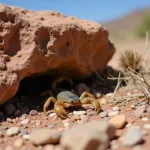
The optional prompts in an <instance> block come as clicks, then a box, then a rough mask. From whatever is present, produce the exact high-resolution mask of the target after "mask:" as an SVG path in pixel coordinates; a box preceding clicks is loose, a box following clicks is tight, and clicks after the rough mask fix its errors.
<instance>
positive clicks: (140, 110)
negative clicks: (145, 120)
mask: <svg viewBox="0 0 150 150" xmlns="http://www.w3.org/2000/svg"><path fill="white" fill-rule="evenodd" d="M146 107H147V106H146V105H142V106H139V107H138V108H137V109H136V110H135V111H134V115H135V116H136V117H137V118H140V117H141V116H142V114H143V113H144V112H145V110H146Z"/></svg>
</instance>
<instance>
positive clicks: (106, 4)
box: [0, 0, 150, 60]
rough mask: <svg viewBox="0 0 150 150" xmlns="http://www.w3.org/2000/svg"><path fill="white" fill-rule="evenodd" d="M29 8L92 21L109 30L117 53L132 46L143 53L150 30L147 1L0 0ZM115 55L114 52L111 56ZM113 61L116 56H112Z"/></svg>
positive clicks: (148, 0)
mask: <svg viewBox="0 0 150 150" xmlns="http://www.w3.org/2000/svg"><path fill="white" fill-rule="evenodd" d="M0 2H1V3H3V4H6V5H14V6H18V7H22V8H26V9H30V10H36V11H37V10H55V11H58V12H60V13H63V14H65V15H68V16H76V17H78V18H80V19H84V20H92V21H96V22H98V23H100V24H102V25H103V26H104V27H106V28H107V29H108V31H109V38H110V40H111V41H112V42H114V43H115V46H116V49H117V54H118V53H120V52H122V51H124V50H126V49H132V50H134V51H138V52H139V53H142V54H143V51H145V48H146V44H145V37H146V36H145V35H146V31H149V33H150V0H131V1H129V0H121V1H120V0H114V1H112V0H111V1H110V0H105V1H102V0H32V1H31V0H25V1H23V0H0ZM114 58H117V55H115V56H114ZM115 60H116V59H115Z"/></svg>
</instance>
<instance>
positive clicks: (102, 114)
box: [99, 111, 108, 118]
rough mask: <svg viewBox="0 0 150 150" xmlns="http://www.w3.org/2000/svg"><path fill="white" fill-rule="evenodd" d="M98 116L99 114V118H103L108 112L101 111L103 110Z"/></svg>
mask: <svg viewBox="0 0 150 150" xmlns="http://www.w3.org/2000/svg"><path fill="white" fill-rule="evenodd" d="M99 116H100V117H101V118H104V117H107V116H108V113H107V111H103V112H101V113H99Z"/></svg>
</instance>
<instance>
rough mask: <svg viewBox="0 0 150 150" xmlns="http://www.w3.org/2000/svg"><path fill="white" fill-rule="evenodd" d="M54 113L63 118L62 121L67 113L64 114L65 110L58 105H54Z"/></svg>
mask: <svg viewBox="0 0 150 150" xmlns="http://www.w3.org/2000/svg"><path fill="white" fill-rule="evenodd" d="M54 111H55V113H56V114H57V115H58V116H59V117H61V118H63V119H65V118H66V115H67V112H66V110H65V109H64V107H63V106H61V105H59V104H57V103H56V104H55V105H54Z"/></svg>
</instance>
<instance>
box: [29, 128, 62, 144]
mask: <svg viewBox="0 0 150 150" xmlns="http://www.w3.org/2000/svg"><path fill="white" fill-rule="evenodd" d="M60 136H61V134H60V133H59V132H57V131H56V130H53V129H48V128H43V129H40V130H37V131H34V132H32V133H31V135H30V141H31V142H32V143H33V144H35V145H45V144H55V143H58V142H59V140H60Z"/></svg>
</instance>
